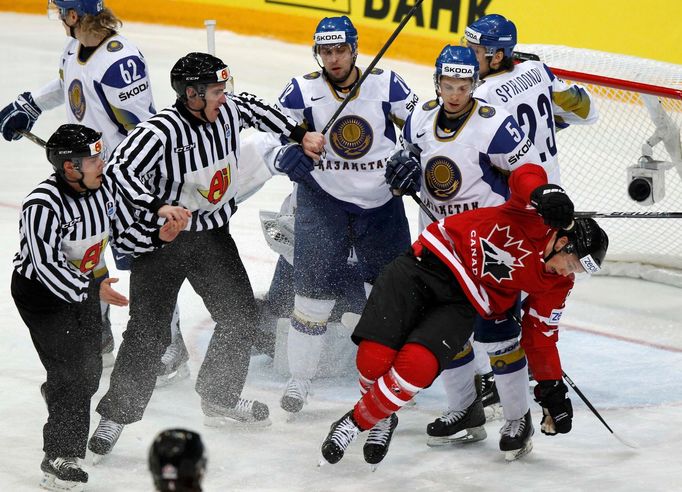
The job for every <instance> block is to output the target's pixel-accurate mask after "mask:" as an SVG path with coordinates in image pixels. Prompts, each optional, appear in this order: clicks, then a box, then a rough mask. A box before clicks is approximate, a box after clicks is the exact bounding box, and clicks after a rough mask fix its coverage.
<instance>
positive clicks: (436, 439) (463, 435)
mask: <svg viewBox="0 0 682 492" xmlns="http://www.w3.org/2000/svg"><path fill="white" fill-rule="evenodd" d="M484 425H485V412H484V411H483V404H482V403H481V400H479V399H478V398H476V399H475V400H474V402H473V403H472V404H471V405H469V407H468V408H467V409H465V410H448V411H447V412H445V413H444V414H443V416H442V417H438V418H437V419H436V420H434V421H433V422H431V423H430V424H429V425H428V426H427V427H426V433H427V434H428V435H429V437H428V439H427V440H426V444H427V445H428V446H431V447H434V446H445V445H447V444H459V443H468V442H477V441H482V440H483V439H485V438H486V437H487V434H486V432H485V427H483V426H484Z"/></svg>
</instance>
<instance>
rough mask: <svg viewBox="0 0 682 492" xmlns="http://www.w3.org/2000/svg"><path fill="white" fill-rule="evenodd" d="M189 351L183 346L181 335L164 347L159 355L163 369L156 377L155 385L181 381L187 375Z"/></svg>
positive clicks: (166, 384) (159, 386) (161, 385)
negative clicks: (162, 352) (164, 349)
mask: <svg viewBox="0 0 682 492" xmlns="http://www.w3.org/2000/svg"><path fill="white" fill-rule="evenodd" d="M188 361H189V353H188V352H187V347H186V346H185V341H184V340H183V339H182V335H180V334H178V336H177V337H176V338H175V339H174V340H173V341H172V342H171V344H170V345H169V346H168V347H166V351H165V352H164V354H163V355H162V356H161V364H162V366H163V369H162V370H161V373H160V374H159V375H158V376H157V377H156V387H157V388H161V387H163V386H168V385H169V384H173V383H175V382H176V381H181V380H183V379H186V378H188V377H189V364H188Z"/></svg>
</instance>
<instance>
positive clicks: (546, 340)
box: [521, 278, 573, 435]
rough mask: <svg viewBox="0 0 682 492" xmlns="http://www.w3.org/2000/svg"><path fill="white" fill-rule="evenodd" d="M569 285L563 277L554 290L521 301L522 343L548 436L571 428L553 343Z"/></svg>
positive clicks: (571, 411) (569, 281)
mask: <svg viewBox="0 0 682 492" xmlns="http://www.w3.org/2000/svg"><path fill="white" fill-rule="evenodd" d="M572 286H573V281H572V280H569V279H567V278H566V279H564V278H562V279H559V285H558V286H557V287H555V288H554V289H552V290H550V291H549V292H542V293H533V294H530V295H529V296H528V297H527V298H526V300H525V301H524V316H523V319H522V323H521V325H522V335H521V346H522V347H523V350H524V351H525V352H526V358H527V359H528V366H529V368H530V371H531V373H532V374H533V378H534V379H535V381H537V383H538V384H537V385H536V386H535V388H534V390H533V391H534V394H535V401H537V402H538V403H539V404H540V406H541V407H542V410H543V416H542V421H541V425H540V428H541V430H542V432H543V433H544V434H547V435H556V434H557V433H559V434H566V433H567V432H570V430H571V427H572V420H573V407H572V405H571V400H570V398H568V396H567V391H568V389H567V388H566V385H565V384H564V382H563V380H562V376H563V370H562V368H561V359H560V357H559V351H558V349H557V346H556V342H557V341H558V339H559V321H560V320H561V315H562V314H563V310H564V306H565V301H566V297H568V294H569V293H570V289H571V288H572Z"/></svg>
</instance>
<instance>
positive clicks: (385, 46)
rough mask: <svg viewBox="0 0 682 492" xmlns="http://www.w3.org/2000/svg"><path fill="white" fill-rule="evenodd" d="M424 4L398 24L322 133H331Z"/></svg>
mask: <svg viewBox="0 0 682 492" xmlns="http://www.w3.org/2000/svg"><path fill="white" fill-rule="evenodd" d="M422 2H424V0H417V3H415V4H414V7H412V8H411V9H410V11H409V12H408V13H407V15H406V16H405V17H403V20H402V21H400V24H398V27H396V29H395V31H393V34H391V37H390V38H388V41H386V43H384V46H383V47H382V48H381V50H379V53H377V55H376V56H375V57H374V60H372V63H370V64H369V66H368V67H367V69H366V70H365V72H364V73H363V74H362V76H361V77H360V80H358V81H357V83H356V84H355V85H354V86H353V88H352V89H351V91H350V92H349V93H348V95H347V96H346V98H345V99H344V100H343V102H342V103H341V105H340V106H339V107H338V108H337V110H336V112H335V113H334V114H333V115H332V117H331V118H330V119H329V121H328V122H327V124H326V125H325V127H324V129H323V130H322V133H323V134H325V133H327V132H328V131H329V128H330V127H331V126H332V125H333V124H334V122H335V121H336V118H338V117H339V115H340V114H341V111H343V109H344V108H345V107H346V105H347V104H348V103H349V102H350V101H351V99H353V97H354V96H355V94H356V93H357V92H358V89H360V86H361V85H362V83H363V82H364V80H365V79H366V78H367V76H368V75H369V74H370V73H371V72H372V70H373V69H374V66H375V65H376V64H377V63H378V62H379V60H381V57H382V56H384V53H386V50H387V49H388V48H389V47H390V46H391V44H392V43H393V41H394V40H395V38H396V37H398V34H400V31H402V30H403V27H405V24H407V21H409V20H410V19H411V18H412V16H413V15H414V13H415V12H416V11H417V9H418V8H419V6H420V5H421V4H422Z"/></svg>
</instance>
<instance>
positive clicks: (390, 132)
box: [381, 101, 396, 143]
mask: <svg viewBox="0 0 682 492" xmlns="http://www.w3.org/2000/svg"><path fill="white" fill-rule="evenodd" d="M381 109H382V110H383V112H384V121H386V129H385V130H384V136H385V137H386V138H387V139H389V140H390V141H391V142H393V143H395V142H396V135H395V125H394V124H393V121H392V120H391V117H390V113H391V103H387V102H386V101H384V102H382V103H381Z"/></svg>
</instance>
